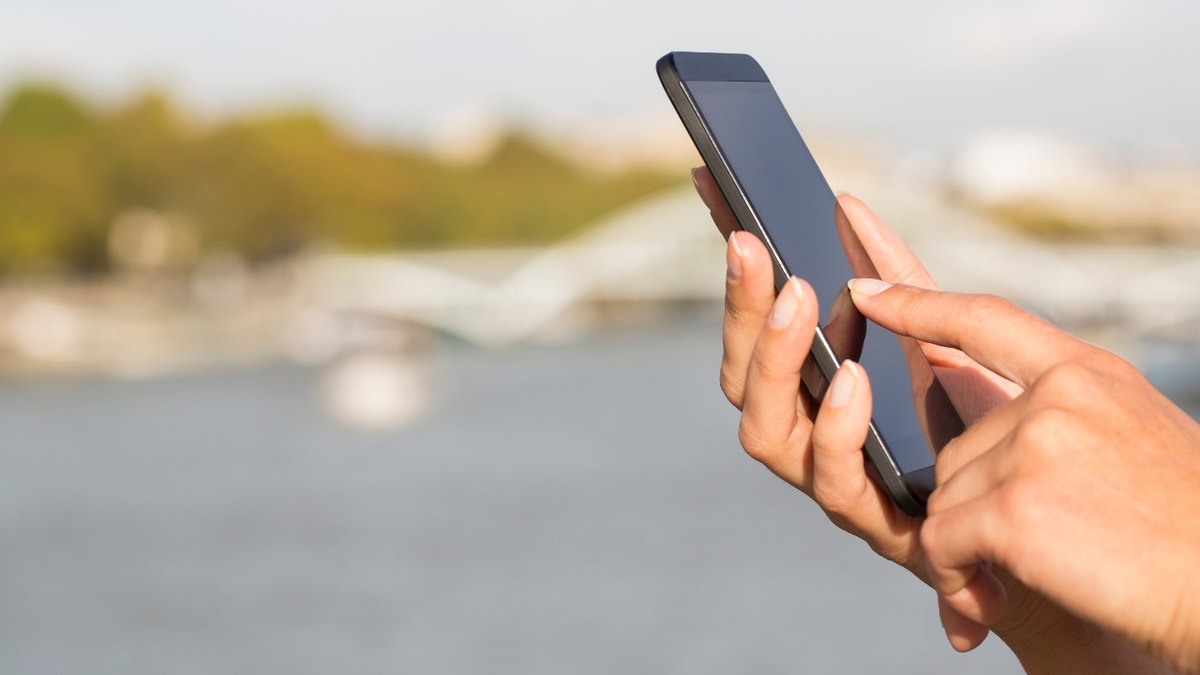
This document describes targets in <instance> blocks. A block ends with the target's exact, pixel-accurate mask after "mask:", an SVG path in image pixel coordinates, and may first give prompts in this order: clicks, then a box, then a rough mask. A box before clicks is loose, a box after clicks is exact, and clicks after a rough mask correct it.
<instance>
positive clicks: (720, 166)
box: [656, 52, 932, 517]
mask: <svg viewBox="0 0 1200 675" xmlns="http://www.w3.org/2000/svg"><path fill="white" fill-rule="evenodd" d="M674 54H675V52H671V53H668V54H666V55H665V56H663V57H662V58H660V59H659V60H658V63H657V66H656V69H657V72H658V75H659V80H660V82H661V83H662V85H663V89H664V90H665V91H666V94H667V98H668V99H670V101H671V103H672V106H673V107H674V108H675V112H676V113H677V114H678V115H679V118H680V121H681V122H682V123H683V126H684V129H686V130H687V132H688V134H689V135H690V136H691V137H692V142H693V145H695V146H696V150H697V152H699V153H700V157H701V159H703V160H704V163H705V164H706V165H708V167H709V170H710V171H712V172H713V179H714V180H716V182H717V186H718V187H719V188H721V192H722V193H724V194H726V195H729V194H736V195H738V196H739V197H740V198H739V199H736V200H733V201H731V202H730V204H729V206H730V209H731V210H733V213H734V216H735V217H736V218H737V221H738V224H739V225H741V226H742V228H743V229H745V227H746V224H747V223H749V224H751V225H752V226H753V228H754V230H755V232H754V234H756V235H757V236H758V238H759V240H761V241H762V242H763V243H764V244H766V246H767V249H768V251H769V252H770V254H771V261H772V263H773V264H772V267H774V272H775V290H776V292H778V291H779V290H780V289H782V288H783V284H784V283H786V282H787V280H788V278H789V277H790V276H791V272H790V270H788V268H787V265H786V264H785V263H784V261H783V259H782V258H781V257H780V255H779V252H778V251H777V250H776V248H775V244H774V242H772V241H771V238H770V237H768V236H767V235H766V231H765V229H764V228H763V226H762V222H761V221H760V220H759V218H758V214H757V213H755V212H754V211H753V209H751V208H749V206H748V205H749V200H748V199H747V198H746V193H745V191H744V190H742V187H741V185H740V184H738V181H737V179H736V178H735V177H734V175H733V171H732V170H731V169H730V168H729V164H728V162H726V161H725V157H724V155H723V154H722V153H721V150H720V148H719V147H718V146H717V143H716V140H715V139H714V138H713V137H712V134H711V132H710V131H709V129H708V125H707V124H705V122H704V120H703V117H702V116H701V115H700V111H699V107H698V106H696V104H695V101H694V100H693V99H692V97H691V94H690V93H689V92H688V91H687V88H686V87H685V86H684V84H683V83H684V80H683V79H682V78H681V77H680V75H679V71H678V69H677V68H676V67H675V63H674V59H673V57H674ZM764 81H766V82H767V83H768V84H770V80H764ZM669 85H673V87H672V86H669ZM771 86H772V89H773V88H774V85H771ZM681 104H682V105H681ZM689 118H691V119H689ZM698 135H699V136H700V138H698ZM701 139H703V140H704V141H707V142H701ZM709 155H711V156H709ZM819 171H820V168H819V167H818V172H819ZM822 178H824V176H823V175H822ZM830 193H831V194H832V189H831V190H830ZM726 199H727V200H728V196H727V197H726ZM734 202H736V203H734ZM809 352H810V353H811V354H812V356H813V358H814V359H815V360H816V362H817V367H818V368H819V369H820V370H821V374H822V375H823V376H824V377H825V379H826V381H827V382H828V381H831V380H832V379H833V375H834V373H836V372H837V369H838V368H840V367H841V363H840V361H838V358H837V354H836V352H834V350H833V346H832V345H831V344H830V343H829V340H828V339H827V338H826V337H825V333H824V331H823V330H821V327H820V326H817V329H816V334H815V336H814V339H813V344H812V348H811V349H810V350H809ZM863 450H864V451H865V452H866V453H867V455H868V457H870V459H871V462H872V463H873V464H875V465H876V473H877V474H878V475H879V477H880V480H881V481H882V482H883V484H884V487H885V488H886V489H887V491H888V493H889V494H890V495H891V496H892V501H893V502H895V503H896V505H897V506H899V507H900V510H901V511H903V512H904V513H905V514H907V515H909V516H913V517H919V516H922V515H924V513H925V499H924V498H923V496H924V495H921V494H920V492H924V493H925V495H927V494H928V490H926V489H922V490H920V492H918V491H917V490H914V489H913V488H914V487H915V486H913V485H910V484H909V479H908V477H909V476H910V475H913V478H914V482H917V481H916V480H915V479H917V478H918V476H917V475H915V474H921V476H919V477H920V478H924V477H925V475H924V474H926V473H927V472H928V471H929V469H931V467H922V468H921V469H917V470H916V471H913V472H910V473H908V474H906V473H903V472H901V471H900V467H899V465H898V464H897V463H896V459H895V456H894V455H893V454H892V452H891V450H890V448H889V447H888V445H887V442H886V441H885V440H884V438H883V434H881V433H880V431H879V428H878V427H877V426H876V424H875V420H874V418H872V419H871V421H870V422H869V425H868V430H867V438H866V441H865V442H864V444H863ZM884 467H887V468H889V469H890V471H884V470H882V469H883V468H884ZM925 483H926V481H925V480H921V481H919V483H918V485H919V486H920V487H921V488H926V487H927V488H928V489H929V490H931V489H932V484H929V485H925Z"/></svg>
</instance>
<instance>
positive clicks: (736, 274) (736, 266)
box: [725, 232, 742, 283]
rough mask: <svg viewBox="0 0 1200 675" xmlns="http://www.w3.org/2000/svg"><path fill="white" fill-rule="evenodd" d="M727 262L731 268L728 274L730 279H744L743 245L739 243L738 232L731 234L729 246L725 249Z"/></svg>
mask: <svg viewBox="0 0 1200 675" xmlns="http://www.w3.org/2000/svg"><path fill="white" fill-rule="evenodd" d="M725 264H726V265H728V267H729V269H728V271H727V272H726V276H727V277H728V278H729V280H730V281H733V282H735V283H736V282H738V281H741V280H742V247H741V245H740V244H738V238H737V232H733V233H731V234H730V235H729V247H728V248H727V249H726V251H725Z"/></svg>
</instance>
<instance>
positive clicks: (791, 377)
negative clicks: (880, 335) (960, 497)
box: [693, 168, 1020, 634]
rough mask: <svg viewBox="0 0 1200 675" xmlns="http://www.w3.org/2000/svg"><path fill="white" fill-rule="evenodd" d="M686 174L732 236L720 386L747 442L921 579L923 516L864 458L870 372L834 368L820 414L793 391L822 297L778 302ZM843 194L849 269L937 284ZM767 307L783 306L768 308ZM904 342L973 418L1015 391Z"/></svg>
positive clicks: (760, 252)
mask: <svg viewBox="0 0 1200 675" xmlns="http://www.w3.org/2000/svg"><path fill="white" fill-rule="evenodd" d="M693 176H694V178H695V181H696V189H697V191H698V192H699V193H700V196H701V198H702V199H703V200H704V202H705V203H706V204H707V205H708V206H709V209H710V210H711V213H712V217H713V221H714V222H715V223H716V225H717V228H718V229H719V230H720V231H721V233H722V234H723V235H725V237H726V238H728V239H729V249H728V252H727V256H728V265H729V272H728V275H727V278H726V293H725V301H726V302H725V322H724V331H723V340H724V356H723V358H722V361H721V388H722V390H723V391H724V392H725V395H726V397H727V398H728V399H729V400H730V402H731V403H733V405H734V406H736V407H737V408H738V409H740V410H741V411H742V419H741V424H740V426H739V437H740V440H741V442H742V446H743V447H744V448H745V449H746V451H747V453H749V454H750V455H751V456H752V457H754V458H755V459H757V460H759V461H760V462H762V463H763V464H764V465H766V467H767V468H768V469H770V470H771V471H773V472H774V473H775V474H776V475H778V476H780V477H781V478H783V479H784V480H786V481H788V482H789V483H791V484H792V485H794V486H795V487H797V488H799V489H800V490H802V491H803V492H805V493H806V494H808V495H809V496H811V497H813V498H814V499H815V500H816V502H817V503H818V504H819V505H820V506H821V508H822V509H824V511H825V512H826V514H828V515H829V517H830V519H831V520H832V521H833V522H834V523H836V524H837V525H838V526H839V527H841V528H842V529H844V530H846V531H848V532H850V533H852V534H854V535H856V536H858V537H860V538H862V539H863V540H865V541H866V542H867V543H868V544H869V545H870V546H871V548H872V549H874V550H875V551H876V552H877V553H879V554H880V555H882V556H884V557H885V558H888V559H889V560H892V561H895V562H897V563H899V564H900V565H903V566H904V567H906V568H908V569H909V570H910V571H912V572H913V573H914V574H916V575H917V576H918V577H920V578H922V579H925V580H926V581H928V575H927V572H926V564H925V560H924V558H923V556H922V554H921V551H920V542H919V540H918V538H917V533H918V531H919V528H920V524H921V521H919V520H914V519H912V518H909V517H907V516H905V515H904V514H903V513H902V512H901V511H900V510H899V509H898V508H897V507H896V506H895V505H894V504H893V502H892V500H891V497H890V496H889V495H888V494H887V493H886V491H885V490H884V489H882V488H881V487H879V486H878V485H877V484H876V483H875V482H874V481H873V480H871V479H870V478H869V477H868V475H867V473H866V470H865V468H864V464H863V456H862V445H863V440H864V438H865V434H866V425H867V421H868V420H869V418H870V407H871V400H870V385H869V382H867V374H866V373H865V371H863V369H862V368H859V367H857V365H855V366H852V367H850V368H843V369H841V370H839V371H838V374H837V375H836V376H835V377H834V381H833V382H832V383H830V389H831V391H830V393H833V392H834V391H836V390H837V389H838V388H839V387H838V385H839V382H840V380H843V379H844V380H846V382H841V384H845V385H847V388H848V389H849V391H850V392H851V395H850V398H849V399H848V400H847V402H846V403H845V404H843V405H830V404H833V403H839V404H840V403H842V400H843V399H841V398H840V397H839V398H836V399H835V398H834V397H832V396H829V395H827V396H826V405H825V406H824V407H823V408H822V409H821V410H820V412H818V410H817V407H816V406H815V405H814V404H813V401H812V400H811V398H810V397H808V396H807V393H806V392H802V393H799V394H798V393H797V392H800V391H801V389H802V388H801V386H800V368H801V365H802V364H803V362H804V360H805V358H806V357H807V356H808V352H809V348H810V346H811V340H812V336H813V331H814V328H815V326H816V324H817V316H818V313H817V299H816V297H815V295H814V294H813V292H812V289H811V288H810V287H809V286H808V285H807V284H805V283H804V282H802V281H799V280H793V281H790V282H789V283H788V284H787V285H786V286H785V287H784V289H783V291H782V292H781V293H780V294H779V299H778V300H776V299H775V297H776V296H775V287H774V276H773V271H772V267H771V261H770V258H769V257H768V253H767V250H766V248H765V246H764V245H763V244H762V243H761V242H760V241H759V240H758V238H756V237H754V236H753V235H751V234H749V233H745V232H739V231H738V224H737V220H736V218H735V217H734V215H733V212H732V211H731V210H730V209H729V205H728V204H727V203H726V201H725V199H724V197H723V196H722V195H721V192H720V190H719V189H718V188H717V185H716V183H715V182H714V180H713V178H712V175H711V174H710V173H709V172H708V170H707V169H705V168H700V169H697V170H696V171H695V172H693ZM838 203H839V207H840V208H839V214H838V221H839V222H838V224H837V226H838V227H839V230H841V232H842V234H843V235H844V236H843V237H842V239H843V241H849V240H857V242H858V243H859V244H860V245H861V246H851V247H849V248H848V250H849V251H850V259H851V266H852V268H853V269H855V270H856V272H860V273H861V272H864V271H866V272H875V271H877V272H878V273H879V275H880V276H882V277H883V278H886V279H889V280H891V281H896V282H899V283H909V284H916V285H920V286H925V287H928V288H935V286H934V284H933V280H932V279H931V278H930V277H929V274H928V273H927V272H926V271H925V268H924V267H922V265H921V263H920V261H918V260H917V258H916V256H914V255H913V254H912V252H911V251H909V250H908V248H907V247H906V246H905V245H904V243H903V242H901V241H900V239H899V238H898V237H896V236H895V235H894V234H893V233H892V232H891V231H890V230H889V229H888V228H887V226H886V225H884V224H883V222H882V221H881V220H879V218H878V217H876V216H875V214H873V213H871V211H870V210H869V209H868V208H867V207H866V206H865V205H864V204H863V203H862V202H860V201H858V200H856V199H854V198H853V197H849V196H847V195H843V196H841V197H839V199H838ZM845 235H849V236H845ZM773 307H774V308H775V309H778V310H780V311H779V312H778V313H775V309H773ZM796 307H798V308H799V309H796ZM789 311H790V312H792V313H793V314H794V323H782V324H780V322H779V321H771V320H769V319H768V317H769V316H771V317H773V318H775V319H781V318H783V317H784V316H785V315H786V314H787V313H788V312H789ZM834 311H835V312H836V309H835V310H834ZM777 324H779V325H777ZM906 351H909V352H913V353H915V356H916V357H921V356H924V358H926V359H928V360H929V362H930V363H931V364H932V365H933V366H934V369H935V371H936V372H937V373H938V377H939V380H941V382H942V384H943V386H944V388H945V389H946V391H947V394H948V395H949V396H950V398H951V400H952V401H953V402H954V405H955V407H956V409H957V410H958V411H959V414H960V416H962V417H963V421H964V422H966V423H968V424H969V423H970V422H972V421H973V420H975V419H977V418H978V417H980V416H982V415H983V414H984V413H986V412H987V411H989V410H991V409H992V408H994V407H995V406H997V405H1000V404H1002V403H1005V402H1007V401H1009V400H1011V399H1012V398H1013V397H1015V396H1016V395H1017V394H1019V393H1020V388H1019V387H1016V386H1015V385H1013V384H1012V383H1010V382H1008V381H1006V380H1004V379H1003V378H1000V377H998V376H997V375H995V374H994V373H992V372H990V371H988V370H987V369H985V368H983V367H981V366H979V365H978V364H977V363H975V362H974V361H972V360H971V359H970V358H968V357H967V356H966V355H964V354H962V353H961V352H960V351H958V350H954V349H946V348H943V347H939V346H936V345H932V344H921V345H918V344H917V343H916V342H913V341H910V343H909V345H908V349H907V350H906ZM909 356H910V358H911V357H912V356H913V354H912V353H910V355H909ZM984 634H986V631H984Z"/></svg>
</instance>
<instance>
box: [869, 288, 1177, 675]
mask: <svg viewBox="0 0 1200 675" xmlns="http://www.w3.org/2000/svg"><path fill="white" fill-rule="evenodd" d="M851 291H852V293H853V295H854V299H855V302H856V304H857V305H858V307H859V308H860V309H861V310H862V312H863V313H864V314H865V315H866V316H867V317H868V318H870V319H872V320H875V321H877V322H878V323H880V324H881V325H883V326H884V327H886V328H889V329H892V330H895V331H897V332H900V333H902V334H905V335H910V336H913V337H917V338H919V339H922V340H927V341H929V342H932V343H936V344H938V345H941V346H944V347H950V348H954V349H959V350H962V351H963V352H965V353H966V354H967V355H969V356H970V357H971V358H973V359H975V360H976V361H977V362H979V363H982V364H984V365H985V366H986V367H987V368H988V369H990V370H992V371H993V372H996V373H1000V374H1003V375H1004V376H1005V377H1006V378H1008V379H1009V380H1011V381H1013V382H1015V383H1017V384H1019V385H1021V386H1022V388H1023V389H1024V391H1023V393H1022V394H1021V395H1020V396H1018V397H1017V398H1015V399H1014V400H1013V401H1011V402H1010V403H1008V404H1006V405H1004V406H1003V407H1001V408H999V409H997V410H996V411H994V412H992V413H991V414H989V415H988V416H986V417H984V418H983V419H981V420H979V421H978V422H977V423H976V424H975V425H974V426H972V427H971V428H970V429H969V430H968V431H967V432H966V433H964V434H963V435H962V436H960V437H958V438H957V439H955V440H954V441H952V442H951V443H950V444H949V445H948V446H947V447H946V448H945V449H944V450H943V451H942V457H941V458H939V461H938V473H939V481H938V482H939V487H938V489H937V490H936V491H935V492H934V494H933V496H932V497H931V498H930V500H929V504H928V518H927V520H926V522H925V524H924V525H923V527H922V528H921V535H920V539H921V548H922V550H924V551H925V556H926V561H927V563H928V566H929V571H930V580H931V582H932V584H933V587H934V588H935V589H936V590H937V591H938V594H939V597H940V598H942V600H943V602H944V604H945V605H947V606H948V607H949V608H950V609H951V610H952V611H954V612H956V613H957V614H958V615H959V616H960V617H962V618H964V619H966V620H968V621H970V622H974V623H976V624H977V625H982V626H986V625H991V624H993V623H995V621H996V620H998V618H999V617H1002V616H1003V615H1004V611H1005V602H1006V599H1005V596H1004V595H1003V594H1002V593H1001V594H997V593H994V592H993V591H992V588H991V587H992V584H991V581H990V580H988V579H987V578H986V575H985V574H981V571H980V570H981V567H980V563H982V562H991V563H994V564H997V565H1000V566H1002V567H1003V568H1004V569H1007V570H1009V571H1010V572H1011V573H1012V574H1013V575H1014V576H1015V577H1016V578H1017V579H1020V580H1021V581H1022V582H1023V583H1024V584H1026V585H1027V586H1028V587H1029V588H1033V589H1036V590H1037V591H1038V592H1040V593H1042V594H1044V595H1045V596H1047V597H1052V598H1054V600H1055V601H1056V602H1058V603H1059V604H1061V605H1062V606H1063V607H1065V608H1066V609H1067V610H1069V611H1070V612H1071V613H1073V614H1075V615H1076V616H1079V617H1081V618H1083V619H1085V620H1087V621H1090V622H1092V623H1094V624H1096V625H1099V626H1102V627H1104V628H1106V629H1108V630H1109V631H1112V632H1114V633H1117V634H1119V635H1121V636H1122V637H1124V638H1125V639H1127V640H1129V641H1130V642H1131V643H1132V644H1134V645H1136V646H1137V647H1138V648H1140V649H1142V650H1145V651H1146V652H1148V653H1150V654H1153V655H1155V656H1157V657H1159V658H1160V659H1162V660H1163V661H1165V662H1166V663H1168V664H1169V665H1171V666H1172V667H1174V668H1177V669H1180V670H1183V671H1186V672H1200V426H1198V425H1197V424H1196V422H1195V421H1194V420H1192V419H1191V418H1190V417H1189V416H1188V415H1187V414H1186V413H1184V412H1183V411H1182V410H1180V409H1179V408H1177V407H1176V406H1175V405H1174V404H1172V403H1171V402H1170V401H1169V400H1168V399H1167V398H1166V397H1164V396H1163V395H1162V394H1161V393H1159V392H1158V391H1157V390H1155V389H1154V387H1153V386H1151V385H1150V383H1149V382H1147V381H1146V379H1145V377H1143V376H1142V374H1141V373H1140V372H1138V370H1137V369H1136V368H1134V367H1133V366H1132V365H1130V364H1129V363H1127V362H1125V361H1124V360H1122V359H1120V358H1119V357H1117V356H1115V355H1113V354H1111V353H1109V352H1106V351H1104V350H1102V349H1099V348H1097V347H1094V346H1092V345H1089V344H1087V343H1085V342H1083V341H1081V340H1078V339H1077V338H1074V337H1072V336H1070V335H1067V334H1066V333H1063V332H1062V331H1060V330H1058V329H1056V328H1054V327H1053V326H1050V325H1049V324H1047V323H1045V322H1044V321H1042V320H1040V319H1038V318H1036V317H1033V316H1031V315H1029V314H1027V313H1025V312H1023V311H1021V310H1020V309H1018V308H1017V307H1015V306H1013V305H1012V304H1011V303H1008V302H1005V301H1003V300H1000V299H998V298H995V297H990V296H978V295H976V296H972V295H959V294H953V293H937V292H930V291H927V290H923V289H918V288H913V287H907V286H892V287H888V286H887V285H885V284H881V283H879V282H874V283H871V282H854V283H852V284H851ZM943 466H945V467H946V468H945V469H943Z"/></svg>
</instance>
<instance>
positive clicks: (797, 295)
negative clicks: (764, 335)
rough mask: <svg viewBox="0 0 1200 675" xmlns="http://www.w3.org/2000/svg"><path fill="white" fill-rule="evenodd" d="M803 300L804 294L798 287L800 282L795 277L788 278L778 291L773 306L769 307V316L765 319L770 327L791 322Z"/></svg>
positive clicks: (785, 325) (781, 326)
mask: <svg viewBox="0 0 1200 675" xmlns="http://www.w3.org/2000/svg"><path fill="white" fill-rule="evenodd" d="M803 302H804V295H803V290H802V289H801V288H800V282H799V281H798V280H797V279H796V277H792V278H791V279H788V280H787V283H786V284H784V285H783V289H782V290H781V291H780V292H779V297H778V298H776V299H775V306H774V307H772V308H771V317H770V318H769V319H768V320H767V321H768V323H770V324H771V328H775V329H780V328H785V327H787V326H788V325H789V324H791V323H792V320H793V319H795V318H796V314H797V313H799V311H800V306H801V305H802V304H803Z"/></svg>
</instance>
